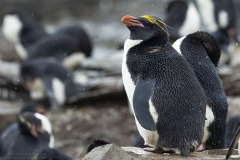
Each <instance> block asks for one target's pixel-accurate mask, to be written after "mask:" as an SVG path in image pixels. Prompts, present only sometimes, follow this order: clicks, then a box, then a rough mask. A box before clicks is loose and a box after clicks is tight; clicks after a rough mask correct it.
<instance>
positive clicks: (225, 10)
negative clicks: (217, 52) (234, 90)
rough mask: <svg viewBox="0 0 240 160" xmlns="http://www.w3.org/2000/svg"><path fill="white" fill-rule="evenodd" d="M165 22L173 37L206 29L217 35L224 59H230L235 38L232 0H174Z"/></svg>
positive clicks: (228, 61)
mask: <svg viewBox="0 0 240 160" xmlns="http://www.w3.org/2000/svg"><path fill="white" fill-rule="evenodd" d="M165 22H166V23H167V24H168V25H170V26H171V27H172V28H173V29H171V30H169V34H170V35H171V37H170V38H171V41H173V42H174V41H175V40H177V39H178V38H180V37H183V36H186V35H188V34H191V33H194V32H197V31H200V30H203V31H206V32H208V33H210V34H212V35H213V36H214V38H215V39H216V40H217V42H218V45H219V46H220V47H221V50H222V51H223V53H225V54H224V56H222V58H221V62H223V63H226V64H228V63H230V61H231V52H232V51H233V49H234V45H235V41H236V39H237V38H236V20H235V7H234V2H233V1H232V0H220V1H219V0H196V1H195V0H194V1H192V0H174V1H171V2H169V3H168V7H167V9H166V18H165Z"/></svg>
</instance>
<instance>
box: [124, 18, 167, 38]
mask: <svg viewBox="0 0 240 160" xmlns="http://www.w3.org/2000/svg"><path fill="white" fill-rule="evenodd" d="M122 23H124V24H125V25H126V26H127V28H128V29H129V30H130V32H131V33H130V39H133V40H143V41H146V40H149V39H151V38H154V37H159V38H160V39H161V40H163V41H166V42H167V41H168V39H169V35H168V32H167V27H169V26H168V25H166V24H165V23H164V22H163V21H162V20H161V19H160V18H158V17H155V16H150V15H144V16H141V17H133V16H129V15H127V16H124V17H123V18H122Z"/></svg>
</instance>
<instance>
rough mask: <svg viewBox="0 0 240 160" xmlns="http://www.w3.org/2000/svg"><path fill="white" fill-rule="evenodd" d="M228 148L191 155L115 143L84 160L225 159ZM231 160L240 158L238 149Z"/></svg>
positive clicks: (96, 150)
mask: <svg viewBox="0 0 240 160" xmlns="http://www.w3.org/2000/svg"><path fill="white" fill-rule="evenodd" d="M226 154H227V149H221V150H220V149H219V150H209V151H208V150H207V151H203V152H194V153H192V154H191V156H190V157H181V156H180V155H177V154H166V153H164V154H161V153H152V152H146V151H144V150H143V149H142V148H137V147H122V148H120V147H117V146H116V145H114V144H109V145H105V146H102V147H97V148H95V149H93V150H92V151H91V152H90V153H88V154H87V155H86V156H85V157H84V158H83V159H82V160H185V159H189V160H225V157H226ZM229 160H240V157H239V155H238V152H237V150H235V151H234V153H233V155H232V156H231V158H230V159H229Z"/></svg>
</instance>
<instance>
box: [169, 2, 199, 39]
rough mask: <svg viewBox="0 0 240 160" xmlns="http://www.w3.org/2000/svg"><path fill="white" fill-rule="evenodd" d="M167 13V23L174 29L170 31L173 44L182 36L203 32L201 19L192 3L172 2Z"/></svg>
mask: <svg viewBox="0 0 240 160" xmlns="http://www.w3.org/2000/svg"><path fill="white" fill-rule="evenodd" d="M165 13H166V17H165V20H164V21H165V23H166V24H168V25H169V26H171V27H172V28H173V29H171V30H169V34H170V35H171V36H170V40H171V42H175V41H176V40H177V39H178V38H180V37H182V36H185V35H188V34H190V33H193V32H196V31H198V30H201V27H202V26H201V25H202V24H201V17H200V15H199V12H198V10H197V7H196V6H195V5H194V3H193V2H192V1H189V0H174V1H170V2H169V3H168V4H167V7H166V10H165ZM193 21H194V23H193Z"/></svg>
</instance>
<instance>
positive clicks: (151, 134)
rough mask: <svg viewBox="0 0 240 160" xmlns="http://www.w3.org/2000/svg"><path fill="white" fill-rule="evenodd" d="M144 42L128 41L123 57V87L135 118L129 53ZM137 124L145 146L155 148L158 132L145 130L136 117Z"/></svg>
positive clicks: (133, 88)
mask: <svg viewBox="0 0 240 160" xmlns="http://www.w3.org/2000/svg"><path fill="white" fill-rule="evenodd" d="M141 42H142V40H131V39H127V40H126V41H125V44H124V56H123V62H122V78H123V85H124V88H125V90H126V93H127V96H128V100H129V103H130V106H131V111H132V112H133V115H134V117H135V113H134V110H133V94H134V90H135V87H136V86H135V85H134V83H133V80H132V78H131V75H130V73H129V70H128V68H127V53H128V51H129V49H130V48H132V47H134V46H136V45H138V44H140V43H141ZM135 122H136V125H137V128H138V131H139V133H140V135H141V136H142V137H143V139H144V141H145V145H150V146H155V145H156V142H157V139H158V134H157V131H149V130H146V129H145V128H143V127H142V126H141V125H140V123H139V122H138V120H137V119H136V117H135Z"/></svg>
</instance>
